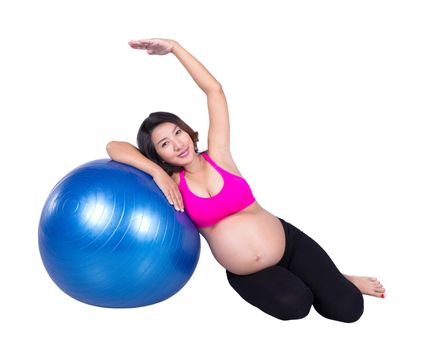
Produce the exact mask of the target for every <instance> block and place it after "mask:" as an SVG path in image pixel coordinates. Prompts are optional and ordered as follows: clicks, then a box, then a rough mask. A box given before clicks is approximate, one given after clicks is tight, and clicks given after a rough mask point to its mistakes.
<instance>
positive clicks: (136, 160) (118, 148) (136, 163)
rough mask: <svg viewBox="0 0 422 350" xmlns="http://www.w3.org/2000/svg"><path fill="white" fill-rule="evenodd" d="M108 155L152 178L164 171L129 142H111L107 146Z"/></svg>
mask: <svg viewBox="0 0 422 350" xmlns="http://www.w3.org/2000/svg"><path fill="white" fill-rule="evenodd" d="M106 149H107V153H108V155H109V156H110V158H111V159H112V160H115V161H116V162H120V163H125V164H128V165H131V166H133V167H135V168H138V169H140V170H142V171H144V172H146V173H148V174H150V175H151V176H154V175H155V174H156V173H157V172H160V171H164V169H162V168H160V166H159V165H157V164H155V163H154V162H153V161H152V160H150V159H148V158H147V157H145V156H144V155H143V154H142V153H141V152H140V151H139V150H138V149H137V148H136V147H135V146H133V145H132V144H130V143H129V142H124V141H111V142H109V143H108V144H107V146H106Z"/></svg>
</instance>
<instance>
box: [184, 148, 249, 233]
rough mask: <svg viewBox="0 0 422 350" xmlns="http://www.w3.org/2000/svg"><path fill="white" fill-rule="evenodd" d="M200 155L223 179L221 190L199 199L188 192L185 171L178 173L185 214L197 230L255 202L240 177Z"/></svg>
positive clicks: (207, 156) (203, 154)
mask: <svg viewBox="0 0 422 350" xmlns="http://www.w3.org/2000/svg"><path fill="white" fill-rule="evenodd" d="M201 155H202V156H203V157H204V158H205V159H206V160H207V161H208V162H209V163H210V164H211V165H212V166H213V167H214V169H216V170H217V171H218V172H219V173H220V175H221V176H222V177H223V181H224V184H223V188H222V189H221V191H220V192H219V193H217V194H216V195H215V196H212V197H207V198H205V197H199V196H197V195H195V194H194V193H192V192H191V191H190V190H189V187H188V185H187V183H186V179H185V170H184V169H183V170H182V171H181V172H180V183H179V190H180V193H181V194H182V197H183V204H184V207H185V210H186V213H187V214H188V215H189V217H190V218H191V220H192V221H193V222H194V223H195V225H196V227H197V228H205V227H208V226H211V225H214V224H216V223H217V222H219V221H220V220H222V219H223V218H225V217H226V216H228V215H230V214H234V213H236V212H238V211H240V210H242V209H243V208H246V207H247V206H249V205H251V204H252V203H254V202H255V198H254V196H253V193H252V190H251V188H250V187H249V185H248V183H247V182H246V181H245V180H244V179H243V178H242V177H240V176H237V175H234V174H232V173H229V172H228V171H226V170H224V169H223V168H221V167H219V166H218V165H217V164H216V163H215V162H214V161H213V160H212V159H211V157H210V156H209V155H208V154H207V153H205V152H203V153H201Z"/></svg>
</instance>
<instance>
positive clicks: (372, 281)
mask: <svg viewBox="0 0 422 350" xmlns="http://www.w3.org/2000/svg"><path fill="white" fill-rule="evenodd" d="M343 276H344V277H346V278H347V279H348V280H349V281H350V282H352V283H353V284H354V285H355V286H356V287H357V288H358V289H359V290H360V291H361V293H362V294H366V295H372V296H373V297H377V298H385V288H384V287H383V286H382V284H381V283H380V282H379V281H378V280H377V279H376V278H375V277H363V276H349V275H345V274H343Z"/></svg>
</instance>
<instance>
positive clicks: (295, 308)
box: [271, 289, 313, 321]
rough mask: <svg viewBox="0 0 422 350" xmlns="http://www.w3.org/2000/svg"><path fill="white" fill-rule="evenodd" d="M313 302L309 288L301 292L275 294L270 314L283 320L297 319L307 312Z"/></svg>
mask: <svg viewBox="0 0 422 350" xmlns="http://www.w3.org/2000/svg"><path fill="white" fill-rule="evenodd" d="M312 304H313V294H312V292H311V291H310V290H309V289H303V290H302V291H301V292H298V291H296V292H295V293H289V294H283V295H280V296H277V297H276V298H275V300H273V302H272V309H271V313H272V316H274V317H277V318H279V319H281V320H283V321H288V320H298V319H301V318H304V317H306V316H307V315H308V314H309V311H310V310H311V307H312Z"/></svg>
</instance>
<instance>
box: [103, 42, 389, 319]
mask: <svg viewBox="0 0 422 350" xmlns="http://www.w3.org/2000/svg"><path fill="white" fill-rule="evenodd" d="M129 45H130V46H131V47H132V48H133V49H140V50H147V53H148V54H150V55H165V54H168V53H172V54H174V55H175V56H176V57H177V58H178V59H179V61H180V62H181V63H182V64H183V66H184V67H185V68H186V69H187V71H188V72H189V74H190V75H191V76H192V78H193V80H194V81H195V82H196V84H197V85H198V86H199V87H200V88H201V90H202V91H203V92H204V93H205V94H206V96H207V104H208V113H209V121H210V123H209V130H208V149H207V150H206V151H204V152H199V151H198V148H197V141H198V132H195V131H193V129H191V128H190V127H189V126H188V125H187V124H186V123H185V122H184V121H183V120H182V119H180V118H179V117H178V116H176V115H174V114H172V113H169V112H155V113H151V114H150V115H149V116H148V118H146V119H145V120H144V121H143V123H142V125H141V127H140V129H139V132H138V137H137V143H138V147H135V146H133V145H131V144H130V143H127V142H123V141H111V142H110V143H108V144H107V152H108V154H109V155H110V157H111V158H112V159H113V160H115V161H118V162H122V163H126V164H129V165H132V166H134V167H136V168H138V169H140V170H142V171H144V172H146V173H148V174H150V175H151V176H152V177H153V179H154V181H155V183H156V184H157V186H158V187H159V188H160V189H161V191H162V192H163V193H164V195H165V196H166V198H167V200H168V201H169V202H170V203H171V204H172V205H174V208H175V210H178V211H184V209H186V213H187V214H188V215H189V217H190V218H191V219H192V221H193V222H194V223H195V224H196V226H197V228H198V230H199V231H200V233H201V234H202V236H203V237H204V238H205V239H206V241H207V242H208V244H209V246H210V249H211V251H212V253H213V255H214V257H215V258H216V260H217V261H218V262H219V263H220V264H221V265H222V266H223V267H224V268H225V269H226V274H227V278H228V281H229V283H230V285H231V286H232V287H233V288H234V290H235V291H236V292H237V293H238V294H239V295H240V296H241V297H242V298H243V299H244V300H246V301H247V302H248V303H250V304H251V305H253V306H255V307H257V308H259V309H260V310H262V311H263V312H266V313H267V314H269V315H271V316H274V317H276V318H278V319H281V320H293V319H300V318H303V317H305V316H306V315H307V314H308V313H309V311H310V309H311V307H312V306H314V308H315V310H316V311H317V312H318V313H319V314H321V315H322V316H324V317H326V318H329V319H332V320H336V321H341V322H355V321H357V320H358V319H359V318H360V317H361V315H362V313H363V310H364V305H363V296H362V294H367V295H371V296H374V297H379V298H384V297H385V289H384V288H383V286H382V285H381V283H380V282H379V281H378V280H377V279H376V278H373V277H362V276H351V275H345V274H342V273H341V272H340V271H339V270H338V268H337V267H336V265H335V264H334V263H333V261H332V260H331V258H330V257H329V256H328V255H327V253H326V252H325V251H324V250H323V249H322V248H321V247H320V246H319V245H318V243H316V242H315V241H314V240H313V239H312V238H310V237H309V236H308V235H306V234H305V233H304V232H302V231H301V230H299V229H298V228H297V227H295V226H293V225H292V224H290V223H289V222H287V221H285V220H283V219H282V218H279V217H277V216H275V215H273V214H272V213H270V212H268V211H267V210H265V209H264V208H263V207H261V205H260V204H259V203H258V201H257V200H256V199H255V198H254V195H253V192H252V190H251V188H250V187H249V185H248V183H247V182H246V180H245V179H244V178H243V176H242V175H241V173H240V171H239V170H238V168H237V166H236V163H235V161H234V160H233V158H232V155H231V152H230V127H229V113H228V107H227V101H226V98H225V95H224V92H223V88H222V86H221V84H220V83H219V82H218V81H217V80H216V79H215V78H214V77H213V76H212V75H211V74H210V73H209V72H208V71H207V69H206V68H205V67H204V66H203V65H202V64H201V63H200V62H199V61H198V60H197V59H196V58H195V57H193V56H192V55H191V54H190V53H189V52H188V51H187V50H186V49H184V48H183V47H182V46H181V45H180V44H179V43H178V42H177V41H174V40H169V39H158V38H155V39H141V40H134V41H130V42H129Z"/></svg>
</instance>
